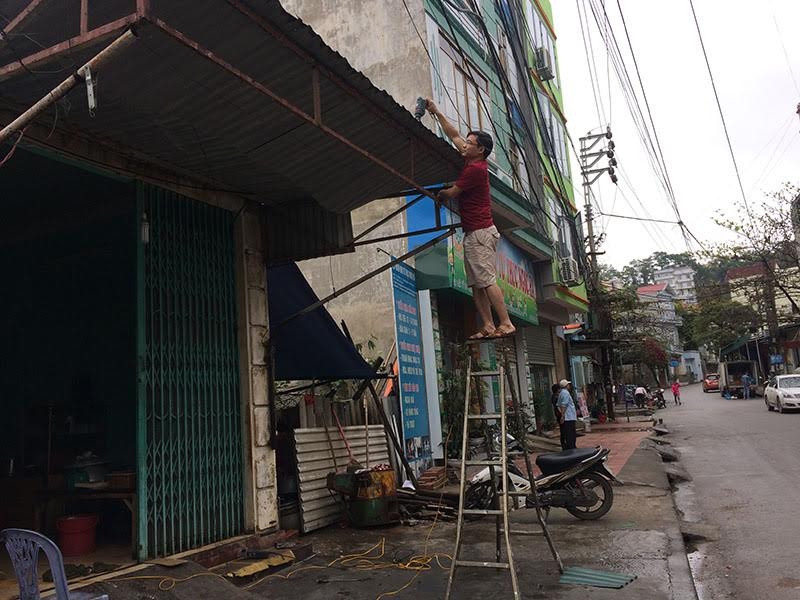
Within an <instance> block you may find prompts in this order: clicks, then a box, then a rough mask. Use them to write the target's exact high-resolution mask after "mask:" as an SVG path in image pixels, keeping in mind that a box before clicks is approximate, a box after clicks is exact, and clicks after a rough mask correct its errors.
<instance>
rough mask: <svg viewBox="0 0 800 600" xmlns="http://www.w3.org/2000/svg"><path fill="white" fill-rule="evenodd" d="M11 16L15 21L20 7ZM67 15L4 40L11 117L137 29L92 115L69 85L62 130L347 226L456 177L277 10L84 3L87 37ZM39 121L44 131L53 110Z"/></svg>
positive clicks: (441, 155)
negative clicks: (372, 206)
mask: <svg viewBox="0 0 800 600" xmlns="http://www.w3.org/2000/svg"><path fill="white" fill-rule="evenodd" d="M11 4H12V6H11V11H10V12H11V13H12V14H14V11H17V10H19V11H21V10H22V9H23V7H24V6H25V4H26V3H22V2H19V0H12V1H11ZM76 7H78V3H74V2H67V3H64V2H42V3H40V5H39V6H38V7H37V8H36V10H34V11H33V12H32V13H31V16H30V17H29V18H28V19H26V20H25V23H24V26H23V24H21V25H20V30H19V31H16V30H15V31H12V32H11V34H10V37H9V39H10V40H11V44H6V45H5V46H3V47H2V49H0V84H1V87H2V95H1V98H0V99H1V100H2V103H3V104H4V105H5V106H6V107H7V108H13V110H15V111H17V112H18V113H19V112H22V111H23V110H25V109H27V108H28V107H29V106H31V105H32V104H33V103H34V102H36V101H37V100H39V99H40V98H41V97H43V96H44V95H45V94H46V93H48V92H49V91H50V90H51V89H52V88H53V87H55V85H57V84H58V83H59V82H61V81H62V80H63V79H64V78H65V77H67V76H68V75H69V74H70V72H72V71H74V69H75V67H76V66H78V65H82V64H83V63H84V62H85V61H86V60H88V59H89V58H91V57H92V56H94V55H95V54H96V53H97V52H98V51H99V50H100V49H101V48H103V47H105V46H106V45H108V43H109V42H110V40H111V39H113V37H115V36H116V35H117V34H119V33H120V32H122V31H123V30H124V29H125V28H126V27H128V26H130V24H131V23H134V24H135V30H136V33H137V40H136V41H135V42H134V43H132V44H130V45H129V46H127V47H126V48H124V49H122V50H120V53H119V54H118V55H116V56H114V57H113V59H110V60H109V62H108V63H107V64H106V65H105V66H104V68H103V69H102V73H101V74H100V76H99V80H98V81H97V85H96V91H97V97H98V106H97V110H96V111H95V112H94V115H90V114H89V110H88V107H87V100H86V92H85V88H83V87H79V88H78V89H77V90H74V91H73V92H71V93H70V95H69V97H68V98H69V103H68V104H63V105H59V115H58V122H57V124H56V125H57V129H58V130H59V131H63V132H67V133H69V132H74V133H76V134H84V135H85V134H86V133H88V134H89V135H90V137H91V138H92V140H95V142H88V143H89V145H90V146H91V144H92V143H96V141H97V140H101V141H102V143H105V144H108V146H109V147H113V148H116V149H120V150H121V151H123V152H130V154H131V156H132V157H134V156H135V157H137V158H144V159H145V160H149V161H152V162H153V163H155V164H158V165H164V166H168V167H171V168H174V169H175V171H176V172H177V173H179V174H185V175H189V176H196V177H198V178H200V179H201V180H203V181H208V182H211V183H212V185H211V186H210V187H214V186H215V187H217V188H218V189H224V190H230V191H233V192H236V193H240V194H242V195H245V196H247V197H250V198H252V199H255V200H258V201H260V202H264V203H266V204H270V205H272V206H282V207H285V208H286V209H287V210H290V209H291V207H292V204H293V203H294V202H308V201H309V200H313V201H315V202H316V203H318V204H319V205H320V206H321V207H323V208H324V209H326V210H328V211H330V212H333V213H340V214H344V213H347V212H349V211H351V210H353V209H355V208H357V207H359V206H361V205H363V204H365V203H367V202H369V201H371V200H373V199H376V198H381V197H385V196H390V195H394V194H397V193H399V192H402V191H403V190H408V189H410V188H412V187H414V185H412V184H411V183H410V182H414V184H416V185H420V186H427V185H432V184H436V183H441V182H443V181H448V180H452V179H454V178H455V176H456V175H457V172H458V168H459V166H460V162H461V161H460V157H459V156H458V153H457V152H455V150H453V149H452V148H451V147H450V146H449V144H447V143H446V142H444V141H443V140H441V139H439V138H438V137H437V136H435V135H434V134H433V133H432V132H430V131H429V130H428V129H426V128H425V127H424V126H423V125H421V124H420V123H419V122H417V121H416V120H415V119H414V118H413V116H412V115H411V114H410V113H409V111H408V110H407V109H406V108H404V107H402V106H400V105H398V104H397V103H396V102H395V101H394V100H393V99H392V98H391V97H390V96H389V95H388V94H387V93H386V92H384V91H382V90H379V89H377V88H376V87H375V86H373V85H372V83H371V82H370V81H369V80H368V79H367V78H366V77H364V76H363V75H362V74H361V73H359V72H357V71H356V70H355V69H353V68H352V67H351V66H350V65H349V64H348V63H347V61H346V60H345V59H344V58H343V57H342V56H341V55H339V54H338V53H336V52H334V51H333V50H331V49H330V48H329V47H328V46H326V45H325V44H324V43H323V41H322V40H321V38H320V37H319V36H318V35H317V34H316V33H314V31H313V30H312V29H311V28H310V27H308V26H306V25H305V24H303V23H302V22H301V21H299V20H298V19H296V18H295V17H293V16H291V15H290V14H289V13H287V12H286V11H284V10H283V8H282V7H281V6H280V3H279V2H277V1H276V0H271V1H256V0H250V1H244V0H228V1H224V0H191V1H189V0H148V2H143V1H142V0H139V2H136V1H135V0H105V1H104V2H102V3H96V2H95V3H89V18H88V24H87V27H88V31H86V28H87V27H84V28H83V29H84V31H83V32H82V31H81V29H80V25H79V19H77V18H74V17H77V15H78V11H77V9H76ZM6 12H9V11H6ZM115 19H116V20H115ZM103 27H104V28H105V29H102V28H103ZM93 28H94V29H93ZM101 29H102V31H103V32H104V35H103V36H99V37H95V38H93V39H90V38H91V34H92V31H101ZM22 32H24V34H23V33H22ZM98 35H99V34H98ZM66 40H69V42H65V41H66ZM59 43H62V45H63V49H62V50H61V51H59V52H55V53H54V54H53V55H52V56H49V57H47V58H41V55H42V53H44V52H45V51H44V50H42V48H43V47H46V46H50V45H52V44H59ZM37 53H38V54H39V55H40V56H39V58H41V60H39V61H38V62H37V61H36V60H34V58H35V55H36V54H37ZM29 55H30V56H33V58H28V57H29ZM20 58H23V60H24V62H26V64H27V66H26V67H25V68H22V67H21V66H20V62H21V61H20ZM315 82H318V86H317V87H316V90H315ZM309 117H311V119H312V120H309ZM38 122H39V123H40V124H42V125H46V126H48V127H49V126H50V125H51V123H53V111H52V110H51V111H50V112H48V113H45V114H44V115H43V116H42V117H41V118H40V119H39V120H38ZM92 150H94V149H90V152H92ZM93 154H94V155H95V156H96V157H97V160H101V157H102V153H101V152H94V153H93Z"/></svg>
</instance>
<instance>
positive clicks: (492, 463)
mask: <svg viewBox="0 0 800 600" xmlns="http://www.w3.org/2000/svg"><path fill="white" fill-rule="evenodd" d="M464 464H465V465H467V466H468V467H502V466H503V463H502V462H500V461H499V460H486V459H484V460H466V461H464Z"/></svg>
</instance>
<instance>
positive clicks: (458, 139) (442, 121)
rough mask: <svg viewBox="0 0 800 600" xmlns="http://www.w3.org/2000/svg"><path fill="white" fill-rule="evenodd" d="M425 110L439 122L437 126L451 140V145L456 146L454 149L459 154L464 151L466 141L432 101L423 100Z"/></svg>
mask: <svg viewBox="0 0 800 600" xmlns="http://www.w3.org/2000/svg"><path fill="white" fill-rule="evenodd" d="M425 108H427V109H428V112H429V113H431V114H432V115H433V116H434V117H436V119H438V121H439V125H441V126H442V130H444V134H445V135H446V136H447V137H449V138H450V139H451V140H453V143H454V144H455V145H456V149H457V150H458V151H459V152H463V151H464V146H466V144H467V141H466V140H465V139H464V138H463V136H462V135H461V134H460V133H459V132H458V129H456V128H455V127H454V126H453V124H452V123H451V122H450V121H449V120H448V119H447V117H445V116H444V115H443V114H442V113H441V112H440V111H439V107H438V106H436V104H434V102H433V100H427V99H426V100H425Z"/></svg>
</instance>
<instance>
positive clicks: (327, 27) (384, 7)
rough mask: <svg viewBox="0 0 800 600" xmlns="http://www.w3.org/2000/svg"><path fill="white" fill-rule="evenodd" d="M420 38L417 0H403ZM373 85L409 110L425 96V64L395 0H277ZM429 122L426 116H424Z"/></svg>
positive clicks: (420, 13) (429, 89)
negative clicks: (420, 97)
mask: <svg viewBox="0 0 800 600" xmlns="http://www.w3.org/2000/svg"><path fill="white" fill-rule="evenodd" d="M406 3H407V4H408V8H409V10H410V12H411V15H412V16H413V17H414V22H415V23H416V25H417V27H418V28H419V31H420V34H421V35H422V37H423V38H425V10H424V8H423V5H422V0H406ZM281 4H282V5H283V7H284V8H285V9H286V10H287V11H288V12H290V13H292V14H294V15H295V16H297V17H299V18H300V19H301V20H303V21H304V22H305V23H307V24H308V25H310V26H311V27H312V28H313V29H314V31H316V32H317V33H318V34H319V35H320V37H322V39H323V40H324V41H325V43H326V44H328V45H329V46H330V47H331V48H333V49H334V50H336V51H337V52H339V54H341V55H342V56H344V57H345V58H346V59H347V60H348V62H349V63H350V64H351V65H352V66H353V67H354V68H356V69H358V70H359V71H361V72H362V73H364V75H366V76H367V77H368V78H369V79H370V80H371V81H372V83H374V84H375V85H376V86H377V87H379V88H382V89H384V90H386V91H387V92H389V94H390V95H391V96H392V97H393V98H394V99H395V100H397V102H398V103H400V104H402V105H403V106H405V107H407V108H408V109H409V110H411V111H413V110H414V103H415V102H416V99H417V97H418V96H423V97H431V95H432V87H431V73H430V63H429V61H428V57H427V55H426V54H425V49H424V48H423V46H422V43H421V42H420V41H419V38H418V37H417V33H416V31H415V30H414V27H413V25H412V23H411V20H410V19H409V17H408V13H406V9H405V7H404V6H403V2H401V0H380V1H376V0H281ZM423 121H424V122H427V123H426V124H428V125H430V124H431V123H430V122H431V119H424V120H423Z"/></svg>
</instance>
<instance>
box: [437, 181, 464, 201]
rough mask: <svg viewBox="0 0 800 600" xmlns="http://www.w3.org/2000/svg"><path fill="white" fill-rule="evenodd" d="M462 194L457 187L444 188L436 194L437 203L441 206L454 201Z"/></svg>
mask: <svg viewBox="0 0 800 600" xmlns="http://www.w3.org/2000/svg"><path fill="white" fill-rule="evenodd" d="M460 194H461V189H460V188H459V187H458V186H457V185H451V186H450V187H449V188H444V189H441V190H439V192H438V193H437V194H436V201H437V202H438V203H439V204H443V203H445V202H447V201H448V200H453V199H454V198H458V196H459V195H460Z"/></svg>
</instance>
